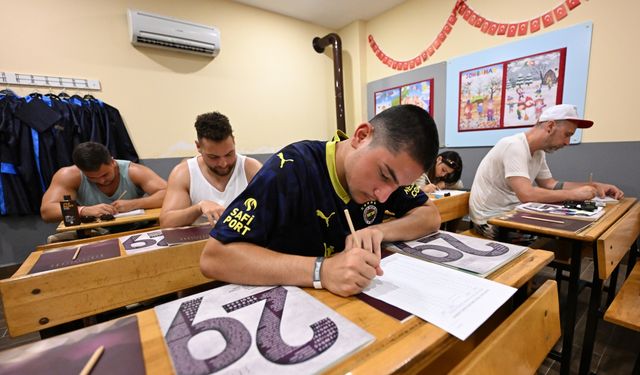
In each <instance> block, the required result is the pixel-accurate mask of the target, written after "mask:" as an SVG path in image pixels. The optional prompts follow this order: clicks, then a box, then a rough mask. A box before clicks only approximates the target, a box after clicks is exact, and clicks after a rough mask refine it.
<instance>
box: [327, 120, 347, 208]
mask: <svg viewBox="0 0 640 375" xmlns="http://www.w3.org/2000/svg"><path fill="white" fill-rule="evenodd" d="M345 139H348V137H347V136H346V135H345V134H344V133H343V132H341V131H340V130H338V131H337V132H336V135H335V136H334V137H333V139H332V140H331V141H329V142H327V145H326V151H327V152H326V154H327V170H329V177H330V178H331V185H333V190H335V192H336V194H338V196H339V197H340V199H342V201H343V202H344V203H345V204H347V203H349V201H350V200H351V197H350V196H349V194H348V193H347V191H346V190H345V189H344V188H343V187H342V184H341V183H340V180H339V179H338V172H337V171H336V143H338V142H340V141H342V140H345Z"/></svg>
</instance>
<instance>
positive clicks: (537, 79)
mask: <svg viewBox="0 0 640 375" xmlns="http://www.w3.org/2000/svg"><path fill="white" fill-rule="evenodd" d="M565 55H566V48H563V49H560V50H555V51H550V52H544V53H540V54H537V55H532V56H527V57H524V58H520V59H517V60H512V61H508V62H507V63H506V66H507V67H506V69H507V75H506V78H507V79H506V93H505V102H506V110H505V113H504V125H503V126H504V127H520V126H531V125H535V124H536V123H537V122H538V118H539V117H540V115H541V114H542V112H543V111H544V109H545V108H547V107H550V106H552V105H555V104H559V103H561V101H562V86H563V85H562V84H563V78H564V62H565Z"/></svg>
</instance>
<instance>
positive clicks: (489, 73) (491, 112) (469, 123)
mask: <svg viewBox="0 0 640 375" xmlns="http://www.w3.org/2000/svg"><path fill="white" fill-rule="evenodd" d="M502 74H503V64H502V63H500V64H495V65H489V66H484V67H481V68H476V69H471V70H467V71H464V72H460V97H459V107H458V108H459V112H458V113H459V116H458V131H468V130H483V129H495V128H499V127H500V123H501V121H500V116H501V114H500V108H501V106H502Z"/></svg>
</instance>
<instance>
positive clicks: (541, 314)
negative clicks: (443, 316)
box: [136, 249, 560, 374]
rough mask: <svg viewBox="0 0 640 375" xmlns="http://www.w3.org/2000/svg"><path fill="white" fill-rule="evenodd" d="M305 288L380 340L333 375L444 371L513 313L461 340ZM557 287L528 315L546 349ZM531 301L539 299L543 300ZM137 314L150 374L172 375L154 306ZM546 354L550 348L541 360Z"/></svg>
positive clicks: (544, 254) (521, 260)
mask: <svg viewBox="0 0 640 375" xmlns="http://www.w3.org/2000/svg"><path fill="white" fill-rule="evenodd" d="M552 258H553V253H552V252H549V251H544V250H532V249H528V250H527V251H526V252H525V253H524V254H523V255H522V256H520V257H518V258H516V259H514V260H513V261H512V262H510V263H509V264H507V265H505V266H504V267H503V268H502V269H500V270H498V271H497V272H496V273H494V274H493V275H491V276H490V279H493V280H495V281H497V282H500V283H503V284H506V285H510V286H514V287H517V288H519V287H522V286H524V285H525V284H526V283H527V281H528V280H529V279H530V278H531V277H532V276H533V275H535V274H536V273H537V272H538V271H539V270H540V269H542V267H544V266H545V265H546V264H548V263H549V262H550V261H551V259H552ZM551 283H553V284H555V283H554V282H551ZM541 289H543V288H541ZM305 290H306V291H307V292H308V293H309V294H310V295H312V296H313V297H315V298H317V299H319V300H320V301H322V302H323V303H324V304H326V305H327V306H329V307H330V308H332V309H334V310H335V311H337V312H338V313H340V314H341V315H343V316H344V317H346V318H347V319H349V320H351V321H352V322H354V323H355V324H357V325H358V326H360V327H361V328H363V329H364V330H366V331H367V332H369V333H370V334H372V335H373V336H375V338H376V340H375V341H374V342H372V343H371V344H370V345H368V346H366V347H364V348H363V349H362V350H360V351H358V352H356V353H354V354H353V355H351V356H349V357H347V358H346V359H345V360H343V361H341V362H339V363H337V364H335V365H334V366H332V367H330V368H328V369H327V370H326V371H325V372H326V373H328V374H339V373H340V374H344V373H347V372H351V373H353V374H372V373H376V374H385V373H413V372H418V371H421V370H424V371H425V372H426V373H433V371H435V370H437V371H435V372H437V373H443V372H446V371H447V370H446V369H447V368H449V369H450V368H452V367H453V366H455V365H456V364H457V363H459V362H460V360H461V359H462V358H464V356H466V355H467V354H468V353H469V352H470V351H471V350H473V349H474V348H475V347H476V346H477V345H478V344H479V343H480V342H482V340H483V339H484V338H485V337H486V336H487V335H488V334H489V333H491V332H492V331H493V330H494V329H495V327H497V326H499V325H500V324H501V322H502V320H503V317H504V315H508V312H507V311H502V309H500V310H501V313H497V314H494V316H493V317H492V318H491V319H490V320H489V321H487V322H486V323H485V324H483V326H482V327H480V328H479V329H478V330H477V331H476V333H474V334H473V335H472V336H470V337H469V338H468V339H467V340H465V341H460V340H459V339H457V338H455V337H453V336H452V335H450V334H448V333H447V332H445V331H444V330H442V329H440V328H438V327H436V326H434V325H432V324H430V323H427V322H425V321H424V320H422V319H420V318H417V317H415V316H412V317H410V318H408V319H407V320H406V321H405V322H404V323H401V322H400V321H398V320H396V319H394V318H392V317H390V316H388V315H386V314H384V313H383V312H381V311H379V310H377V309H375V308H373V307H371V306H370V305H368V304H366V303H365V302H363V301H362V300H360V299H358V298H356V297H349V298H343V297H339V296H336V295H334V294H332V293H330V292H328V291H326V290H315V289H311V288H305ZM556 290H557V288H556V287H555V285H553V286H552V287H551V288H549V287H547V288H544V292H545V295H546V296H547V298H546V299H539V302H542V301H545V302H544V304H541V305H542V306H540V308H538V309H537V310H535V312H533V310H532V314H534V315H529V316H526V317H525V319H528V321H529V322H531V321H532V320H536V321H538V322H539V325H536V327H539V328H540V329H536V330H535V332H536V333H538V336H537V337H538V339H539V340H541V341H544V344H543V345H541V346H543V347H544V348H545V350H547V351H548V350H549V349H550V348H551V347H553V345H554V343H555V341H557V339H558V336H559V334H560V328H559V324H560V323H559V312H558V305H557V303H558V300H557V295H555V294H551V293H553V292H555V291H556ZM534 296H535V294H534ZM532 297H533V296H532ZM534 299H535V298H534ZM527 302H529V300H528V301H527ZM532 302H534V303H537V302H538V300H535V301H532ZM136 316H137V318H138V324H139V330H140V336H141V337H140V338H141V343H142V350H143V357H144V361H145V367H146V372H147V373H149V374H171V373H173V368H172V366H171V361H170V359H169V353H168V351H167V347H166V345H165V343H164V340H163V337H162V333H161V331H160V327H159V325H158V321H157V319H156V315H155V312H154V310H153V309H149V310H146V311H142V312H139V313H137V314H136ZM534 318H535V319H534ZM549 332H557V334H553V333H552V334H549ZM530 344H532V343H531V342H530ZM533 347H534V346H533V345H531V346H530V350H531V351H533V349H532V348H533ZM545 355H546V352H545V353H544V354H542V357H541V358H544V356H545ZM540 361H542V359H540Z"/></svg>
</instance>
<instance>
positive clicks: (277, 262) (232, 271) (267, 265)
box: [200, 239, 315, 287]
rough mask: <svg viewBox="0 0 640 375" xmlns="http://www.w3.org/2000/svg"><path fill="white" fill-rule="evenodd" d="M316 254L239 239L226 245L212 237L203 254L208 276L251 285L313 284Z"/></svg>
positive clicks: (204, 273) (201, 266)
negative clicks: (280, 249)
mask: <svg viewBox="0 0 640 375" xmlns="http://www.w3.org/2000/svg"><path fill="white" fill-rule="evenodd" d="M314 259H315V258H314V257H306V256H299V255H290V254H284V253H279V252H275V251H272V250H269V249H266V248H263V247H260V246H257V245H253V244H249V243H244V242H236V243H232V244H227V245H223V244H221V243H220V242H218V241H217V240H215V239H210V240H209V241H208V242H207V245H206V246H205V249H204V251H203V252H202V256H201V258H200V269H201V271H202V273H203V275H205V276H206V277H208V278H211V279H215V280H221V281H226V282H230V283H237V284H247V285H296V286H301V287H309V286H312V285H313V266H314Z"/></svg>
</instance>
